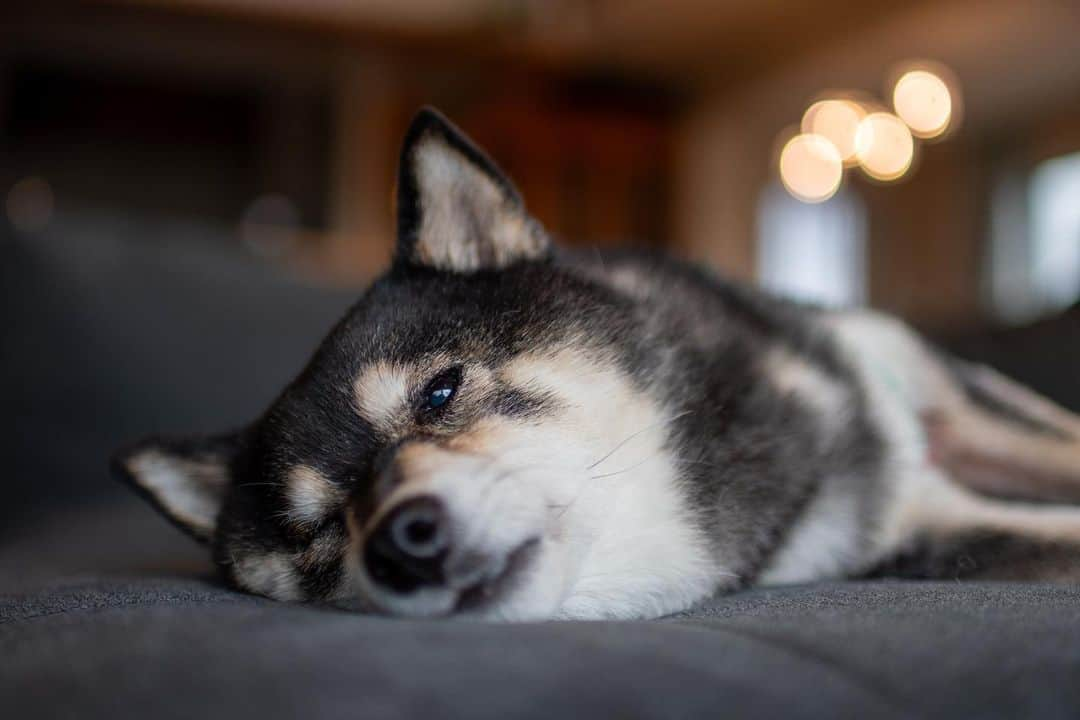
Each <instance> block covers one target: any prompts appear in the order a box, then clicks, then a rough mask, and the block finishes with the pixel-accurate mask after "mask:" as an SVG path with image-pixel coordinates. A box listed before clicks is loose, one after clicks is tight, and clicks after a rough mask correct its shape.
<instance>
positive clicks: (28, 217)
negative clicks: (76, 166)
mask: <svg viewBox="0 0 1080 720" xmlns="http://www.w3.org/2000/svg"><path fill="white" fill-rule="evenodd" d="M6 206H7V216H8V220H9V221H11V224H12V225H13V226H14V227H15V229H17V230H21V231H22V232H37V231H39V230H43V229H44V228H45V226H47V225H48V224H49V221H50V220H52V216H53V208H54V206H55V202H54V200H53V190H52V186H51V185H49V183H48V181H47V180H45V179H44V178H39V177H28V178H23V179H22V180H20V181H18V182H17V183H15V184H14V185H12V186H11V190H9V191H8V194H7V202H6Z"/></svg>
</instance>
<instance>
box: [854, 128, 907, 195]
mask: <svg viewBox="0 0 1080 720" xmlns="http://www.w3.org/2000/svg"><path fill="white" fill-rule="evenodd" d="M855 155H856V157H857V158H858V159H859V164H860V165H861V166H862V168H863V170H864V171H865V172H866V174H867V175H869V176H870V177H872V178H874V179H875V180H885V181H887V180H896V179H898V178H900V177H902V176H903V175H904V173H906V172H907V171H908V168H910V167H911V162H912V160H913V159H914V157H915V141H914V140H913V139H912V137H911V131H910V130H909V129H908V126H907V125H906V124H904V121H903V120H901V119H900V118H898V117H897V116H895V115H893V114H891V113H886V112H876V113H871V114H869V115H867V116H866V117H865V118H863V120H862V122H860V123H859V129H858V131H857V132H856V133H855Z"/></svg>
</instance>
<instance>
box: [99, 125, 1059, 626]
mask: <svg viewBox="0 0 1080 720" xmlns="http://www.w3.org/2000/svg"><path fill="white" fill-rule="evenodd" d="M398 233H399V238H398V247H397V251H396V257H395V258H394V261H393V264H392V266H391V268H390V269H389V271H388V272H387V273H386V274H385V275H384V276H383V277H382V278H381V279H379V280H378V281H377V282H375V283H374V285H372V287H371V288H370V289H369V290H368V291H367V292H366V294H365V295H364V296H363V297H362V298H361V299H360V301H359V302H358V303H357V304H356V305H355V306H354V307H353V308H352V309H351V310H350V311H349V313H348V314H347V315H346V317H345V318H344V319H343V320H341V322H339V323H338V325H337V326H336V327H335V328H334V329H333V331H332V332H331V333H330V335H329V337H328V338H327V339H326V340H325V341H324V342H323V344H322V346H321V347H320V348H319V349H318V351H317V352H316V353H315V356H314V358H313V359H312V360H311V362H310V364H309V365H308V366H307V368H306V369H305V370H304V371H303V373H301V375H300V376H299V377H298V378H297V379H296V380H295V381H294V382H293V383H292V384H291V385H289V386H288V387H287V388H286V389H285V391H284V392H283V393H282V394H281V396H280V397H279V398H278V399H277V400H276V401H275V402H274V404H273V405H272V406H271V407H270V409H269V410H267V412H266V413H265V414H264V415H263V416H262V417H260V418H258V419H257V420H256V421H255V422H253V423H252V424H251V425H249V426H248V427H245V428H243V429H241V430H239V431H237V432H232V433H228V434H225V435H220V436H216V437H209V438H201V439H183V440H171V439H151V440H147V441H144V442H142V443H140V444H139V445H137V446H135V447H134V448H132V449H130V450H127V451H125V452H123V453H121V454H120V455H119V456H118V457H117V459H116V461H115V467H116V469H117V472H118V473H119V474H120V475H121V476H123V477H124V478H126V479H127V480H128V481H130V482H131V483H132V484H133V485H134V486H135V487H136V488H137V489H138V490H140V491H141V492H143V493H144V494H145V495H146V496H147V497H148V498H149V499H150V500H151V501H152V502H153V503H154V504H155V505H156V506H157V507H158V508H159V509H160V510H162V511H163V512H164V513H165V514H166V515H167V516H168V517H169V518H171V519H172V520H173V521H175V522H176V523H177V524H178V525H179V526H181V527H182V528H184V529H185V530H187V531H188V532H189V533H191V534H192V535H194V536H195V537H197V538H199V539H201V540H204V541H206V542H208V543H209V544H210V545H211V546H212V548H213V554H214V558H215V559H216V561H217V563H218V564H219V565H220V566H221V568H222V569H223V570H224V572H225V574H226V576H227V577H228V579H229V580H230V581H231V582H232V583H234V584H235V585H237V586H238V587H240V588H243V589H245V590H248V591H250V592H253V593H259V594H262V595H267V596H269V597H272V598H277V599H280V600H293V601H315V602H327V603H335V604H343V605H348V606H351V607H358V608H361V609H367V610H372V611H376V612H381V613H386V614H390V615H405V616H465V617H483V618H495V619H507V620H525V619H538V618H641V617H653V616H659V615H663V614H666V613H672V612H675V611H679V610H682V609H684V608H687V607H689V606H691V605H693V604H694V603H695V602H697V601H699V600H701V599H703V598H706V597H708V596H709V595H711V594H713V593H716V592H718V591H728V590H733V589H736V588H740V587H747V586H754V585H767V584H779V583H798V582H804V581H812V580H815V579H820V578H835V577H846V576H856V575H867V574H874V573H878V574H880V573H890V574H897V575H902V576H919V577H949V578H954V577H973V578H987V579H995V578H997V579H1010V578H1017V579H1046V580H1059V581H1080V508H1076V509H1074V508H1071V507H1068V506H1066V505H1064V504H1062V505H1051V504H1048V503H1047V502H1046V501H1048V500H1057V501H1068V500H1070V499H1073V500H1075V499H1077V498H1080V419H1078V418H1077V417H1075V416H1073V415H1071V414H1069V413H1068V412H1066V411H1064V410H1062V409H1061V408H1059V407H1057V406H1055V405H1053V404H1052V403H1050V402H1049V401H1047V400H1045V399H1043V398H1041V397H1038V396H1036V395H1035V394H1033V393H1032V392H1030V391H1028V390H1026V389H1024V388H1022V387H1020V386H1018V385H1016V384H1015V383H1012V382H1011V381H1009V380H1007V379H1005V378H1003V377H1001V376H999V375H997V374H996V373H994V372H993V371H991V370H989V369H985V368H977V367H972V366H967V365H963V364H961V363H959V362H956V361H954V360H951V359H948V358H946V357H945V356H944V355H943V354H941V353H938V352H937V351H935V350H933V349H931V348H930V347H928V345H927V344H925V343H924V342H922V341H921V340H920V339H919V338H918V337H917V336H915V335H914V334H913V333H912V332H911V331H909V330H908V329H907V328H905V327H904V326H903V325H902V324H901V323H899V322H897V321H895V320H892V319H889V318H887V317H883V316H881V315H877V314H874V313H871V312H866V311H850V312H834V311H824V310H819V309H815V308H810V307H804V306H800V305H795V304H792V303H789V302H786V301H783V300H780V299H776V298H773V297H769V296H767V295H764V294H761V293H759V292H757V291H754V290H751V289H749V288H745V287H742V286H739V285H736V284H732V283H729V282H725V281H723V280H720V279H717V278H715V277H713V276H711V275H710V274H708V273H707V272H704V271H702V270H700V269H697V268H694V267H690V266H687V265H684V264H681V263H678V262H675V261H672V260H669V259H663V258H660V257H656V256H647V255H642V254H632V253H624V254H614V255H607V256H603V257H601V256H599V255H598V254H596V253H593V252H587V253H582V254H580V255H578V254H574V253H571V252H568V251H564V250H560V249H558V248H556V247H554V246H553V245H552V244H551V242H550V241H549V239H548V236H547V235H546V234H545V232H544V230H543V228H541V227H540V225H539V224H537V222H535V221H534V220H533V219H532V218H530V217H529V215H528V214H526V211H525V207H524V205H523V203H522V200H521V198H520V197H519V196H518V194H517V192H516V191H515V189H514V188H513V186H512V185H511V183H510V182H509V180H507V179H506V178H505V177H504V176H503V175H502V174H501V173H500V172H499V170H498V169H497V168H496V167H495V165H494V164H493V163H492V162H491V161H490V160H489V159H488V158H487V157H486V156H485V155H484V154H483V153H482V152H481V151H479V150H478V149H477V148H476V147H474V146H473V145H472V144H471V143H470V142H469V141H468V140H467V139H466V138H465V137H464V136H463V135H462V134H461V133H460V132H459V131H458V130H457V129H455V128H454V127H453V126H452V125H450V124H449V123H448V122H447V121H446V120H444V119H443V118H442V117H441V116H439V115H438V114H436V113H435V112H432V111H427V110H426V111H422V112H421V113H420V114H419V115H418V116H417V118H416V119H415V121H414V122H413V124H412V126H411V128H410V129H409V131H408V134H407V136H406V138H405V143H404V148H403V149H402V153H401V164H400V169H399V185H398ZM1006 498H1009V499H1006ZM1020 498H1026V499H1028V500H1041V501H1042V502H1041V503H1038V504H1036V503H1024V502H1020V501H1019V499H1020Z"/></svg>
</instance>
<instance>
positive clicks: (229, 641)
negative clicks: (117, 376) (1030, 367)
mask: <svg viewBox="0 0 1080 720" xmlns="http://www.w3.org/2000/svg"><path fill="white" fill-rule="evenodd" d="M1078 677H1080V589H1078V588H1072V587H1055V586H1049V585H1019V584H1018V585H1009V584H958V583H900V582H864V583H834V584H822V585H815V586H807V587H792V588H782V589H772V590H755V591H750V592H744V593H740V594H736V595H733V596H729V597H723V598H717V599H715V600H713V601H711V602H709V603H706V604H705V605H703V606H702V607H700V608H698V609H696V610H695V611H693V612H691V613H686V614H684V615H681V616H678V617H673V618H668V619H665V620H661V621H655V622H629V623H544V624H529V625H484V624H476V623H461V622H438V621H429V622H415V621H403V620H391V619H385V618H379V617H366V616H362V615H355V614H350V613H346V612H343V611H338V610H333V609H328V608H320V607H311V606H300V605H288V604H281V603H275V602H271V601H268V600H263V599H259V598H254V597H250V596H246V595H242V594H239V593H235V592H232V591H230V590H227V589H225V588H223V587H222V586H221V585H220V584H219V583H218V582H217V581H216V579H215V577H214V574H213V572H212V570H211V568H210V566H209V564H208V563H207V561H206V560H205V555H204V553H203V552H202V550H201V548H199V547H198V546H196V545H195V544H194V543H192V542H190V541H189V540H187V539H186V538H184V537H182V536H181V535H180V534H179V533H178V532H177V531H175V530H174V529H173V528H172V527H170V526H167V525H165V524H164V523H162V522H161V521H160V520H159V519H158V518H157V517H156V516H155V515H154V514H153V513H152V511H150V510H149V509H148V508H146V507H144V506H142V505H140V504H135V503H119V504H115V505H110V506H108V507H107V508H99V509H97V510H94V511H90V510H88V509H85V508H83V509H76V510H72V511H71V512H68V513H59V514H57V515H56V516H55V517H54V518H53V519H52V520H51V521H49V522H46V523H44V524H42V525H40V526H39V527H38V528H36V529H34V530H26V531H24V532H22V533H20V534H18V535H17V536H16V537H15V538H14V539H13V540H12V541H11V542H9V543H7V544H5V545H4V546H3V547H2V549H0V678H2V679H3V681H2V682H0V708H3V709H5V710H7V711H8V712H5V713H3V716H4V717H23V716H26V717H31V716H33V717H78V718H82V719H87V718H97V717H101V718H115V717H166V718H167V717H176V718H192V717H200V718H203V717H205V718H217V717H221V718H260V717H280V716H296V717H305V718H315V719H317V718H339V717H363V718H413V717H449V718H453V717H462V718H507V717H537V718H540V717H543V718H550V717H584V716H591V717H648V718H665V717H720V716H729V715H734V716H738V717H822V718H832V717H875V718H889V717H914V716H922V717H957V716H967V717H983V718H989V717H1035V716H1039V717H1062V718H1064V717H1076V716H1077V715H1078V714H1080V683H1077V682H1076V678H1078Z"/></svg>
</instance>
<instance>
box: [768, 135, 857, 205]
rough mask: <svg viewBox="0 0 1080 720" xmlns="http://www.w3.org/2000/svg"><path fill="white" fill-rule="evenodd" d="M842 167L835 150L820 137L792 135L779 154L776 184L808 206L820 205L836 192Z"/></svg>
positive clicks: (841, 175)
mask: <svg viewBox="0 0 1080 720" xmlns="http://www.w3.org/2000/svg"><path fill="white" fill-rule="evenodd" d="M843 174H844V163H843V160H842V158H841V157H840V151H839V150H837V149H836V146H835V145H833V144H832V142H830V141H829V140H828V138H825V137H823V136H821V135H816V134H813V133H803V134H801V135H796V136H795V137H793V138H792V139H791V140H789V141H788V142H787V144H786V145H784V149H783V150H782V151H781V152H780V180H781V182H783V183H784V187H785V188H787V191H788V192H789V193H791V194H792V195H794V196H795V197H796V198H798V199H799V200H802V201H803V202H808V203H818V202H824V201H825V200H828V199H829V198H831V197H832V196H833V195H834V194H835V193H836V191H837V190H838V189H839V188H840V180H841V178H842V177H843Z"/></svg>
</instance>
